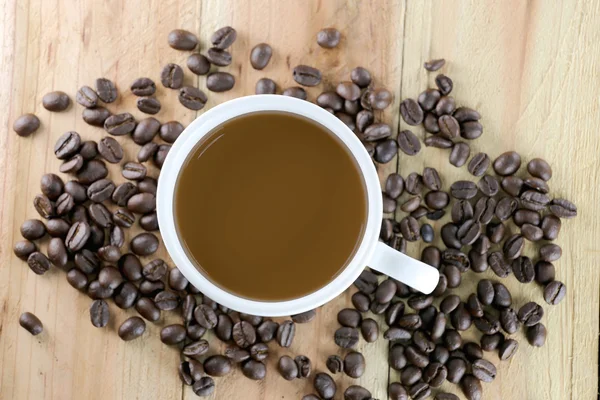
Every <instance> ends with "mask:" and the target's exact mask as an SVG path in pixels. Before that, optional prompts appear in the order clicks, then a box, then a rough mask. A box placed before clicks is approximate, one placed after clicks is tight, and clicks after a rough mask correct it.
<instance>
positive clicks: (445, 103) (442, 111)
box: [435, 93, 456, 121]
mask: <svg viewBox="0 0 600 400" xmlns="http://www.w3.org/2000/svg"><path fill="white" fill-rule="evenodd" d="M442 94H444V93H442ZM455 109H456V101H455V100H454V97H452V96H442V97H441V98H440V100H439V101H438V102H437V104H436V105H435V113H436V114H437V115H438V116H440V117H441V116H442V115H452V113H453V112H454V110H455ZM438 121H439V120H438Z"/></svg>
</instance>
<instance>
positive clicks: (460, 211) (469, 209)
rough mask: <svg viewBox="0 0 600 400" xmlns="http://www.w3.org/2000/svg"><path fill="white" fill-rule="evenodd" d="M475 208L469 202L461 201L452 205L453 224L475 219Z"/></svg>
mask: <svg viewBox="0 0 600 400" xmlns="http://www.w3.org/2000/svg"><path fill="white" fill-rule="evenodd" d="M473 213H474V212H473V206H472V205H471V203H470V202H469V201H468V200H459V201H456V202H455V203H454V204H453V205H452V211H451V216H452V222H454V223H455V224H462V223H464V222H465V221H467V220H470V219H473Z"/></svg>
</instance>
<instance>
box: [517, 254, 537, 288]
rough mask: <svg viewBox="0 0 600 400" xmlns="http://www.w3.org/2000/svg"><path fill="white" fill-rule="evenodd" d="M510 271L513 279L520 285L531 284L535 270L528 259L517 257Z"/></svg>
mask: <svg viewBox="0 0 600 400" xmlns="http://www.w3.org/2000/svg"><path fill="white" fill-rule="evenodd" d="M511 267H512V271H513V274H515V278H517V280H518V281H519V282H521V283H530V282H533V279H534V278H535V270H534V268H533V263H532V262H531V259H530V258H529V257H518V258H516V259H515V260H514V261H513V262H512V265H511Z"/></svg>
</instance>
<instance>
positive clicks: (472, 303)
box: [465, 293, 483, 318]
mask: <svg viewBox="0 0 600 400" xmlns="http://www.w3.org/2000/svg"><path fill="white" fill-rule="evenodd" d="M465 308H466V310H467V311H468V312H469V314H471V316H472V317H474V318H481V317H483V305H482V304H481V302H480V301H479V298H478V297H477V295H476V294H475V293H471V294H470V295H469V298H468V299H467V303H466V306H465Z"/></svg>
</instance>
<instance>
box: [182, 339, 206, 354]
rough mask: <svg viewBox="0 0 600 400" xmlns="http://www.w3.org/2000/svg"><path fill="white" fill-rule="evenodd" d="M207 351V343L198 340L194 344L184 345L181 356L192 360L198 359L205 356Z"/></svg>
mask: <svg viewBox="0 0 600 400" xmlns="http://www.w3.org/2000/svg"><path fill="white" fill-rule="evenodd" d="M208 350H209V345H208V342H207V341H206V340H204V339H202V340H198V341H196V342H192V343H190V344H188V345H186V346H185V347H184V348H183V350H182V352H181V353H182V354H183V355H184V356H187V357H190V358H193V359H198V358H200V357H201V356H203V355H204V354H206V353H207V352H208Z"/></svg>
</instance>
